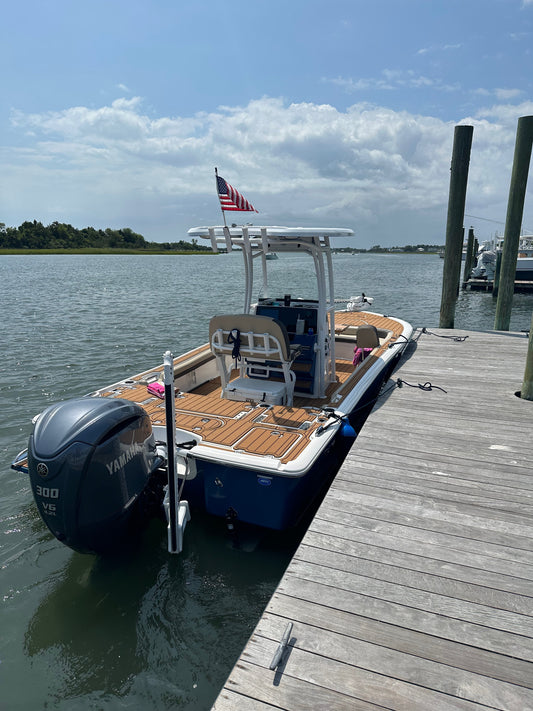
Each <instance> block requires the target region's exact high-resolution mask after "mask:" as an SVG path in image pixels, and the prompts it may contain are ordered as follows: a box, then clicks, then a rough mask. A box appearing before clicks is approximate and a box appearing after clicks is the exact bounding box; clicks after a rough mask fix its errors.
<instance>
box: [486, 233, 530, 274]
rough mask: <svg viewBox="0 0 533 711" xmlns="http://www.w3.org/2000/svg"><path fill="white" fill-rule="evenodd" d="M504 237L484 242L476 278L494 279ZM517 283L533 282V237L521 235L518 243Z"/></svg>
mask: <svg viewBox="0 0 533 711" xmlns="http://www.w3.org/2000/svg"><path fill="white" fill-rule="evenodd" d="M503 241H504V240H503V237H500V238H496V239H495V240H488V241H487V242H484V243H483V244H482V245H481V247H480V250H479V253H478V257H477V264H476V266H475V267H474V269H473V270H472V276H473V277H474V278H477V279H479V278H486V279H488V280H492V279H494V274H495V269H496V258H497V255H498V253H499V252H502V251H503ZM515 281H533V235H521V236H520V240H519V243H518V255H517V259H516V273H515Z"/></svg>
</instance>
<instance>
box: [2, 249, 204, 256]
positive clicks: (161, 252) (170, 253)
mask: <svg viewBox="0 0 533 711" xmlns="http://www.w3.org/2000/svg"><path fill="white" fill-rule="evenodd" d="M21 254H89V255H90V254H109V255H113V254H116V255H123V254H134V255H138V254H141V255H154V254H156V255H166V256H173V255H182V254H192V255H199V254H214V252H212V251H211V250H205V251H204V250H201V251H200V250H199V251H195V250H190V249H188V250H183V251H180V250H176V251H174V250H168V249H165V250H162V249H161V250H152V249H110V248H106V247H102V248H99V247H86V248H80V249H0V256H2V255H21Z"/></svg>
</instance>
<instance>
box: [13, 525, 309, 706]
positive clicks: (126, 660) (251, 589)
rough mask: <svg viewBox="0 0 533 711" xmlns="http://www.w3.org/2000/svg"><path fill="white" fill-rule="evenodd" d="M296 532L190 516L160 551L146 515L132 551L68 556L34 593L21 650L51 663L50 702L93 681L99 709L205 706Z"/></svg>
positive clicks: (160, 539) (67, 698) (85, 689)
mask: <svg viewBox="0 0 533 711" xmlns="http://www.w3.org/2000/svg"><path fill="white" fill-rule="evenodd" d="M301 535H302V531H301V530H296V531H293V532H292V533H291V534H289V535H288V536H287V535H286V536H281V535H280V534H268V533H265V532H258V531H257V530H256V529H253V528H250V527H248V528H245V529H243V530H242V531H241V535H240V539H239V540H238V541H237V542H236V541H235V540H234V539H231V538H229V537H228V535H227V534H226V532H225V529H224V526H223V523H222V522H220V521H215V520H212V519H210V518H208V517H202V516H201V515H199V514H198V515H196V521H195V520H193V521H191V523H190V524H189V526H188V528H187V535H186V540H185V547H184V551H183V553H182V554H181V555H180V556H175V557H174V556H172V557H169V555H168V553H167V552H166V549H165V547H164V544H165V541H166V535H165V529H164V526H163V524H162V523H161V522H153V523H152V524H151V526H150V527H149V529H148V530H147V531H146V535H145V536H144V538H143V541H142V544H141V546H140V548H137V549H135V550H133V551H129V552H128V553H126V554H123V555H122V556H120V557H117V558H112V559H107V560H106V559H97V558H93V557H91V556H81V555H78V554H72V556H71V557H70V558H69V560H68V562H67V563H66V565H65V566H64V568H63V570H61V571H60V572H59V574H58V575H57V576H56V578H59V582H55V583H54V585H53V588H52V589H51V590H50V591H49V592H48V594H47V595H46V596H45V597H43V599H42V600H41V602H40V604H39V606H38V608H37V610H36V612H35V614H34V615H33V617H32V618H31V621H30V623H29V625H28V628H27V631H26V635H25V652H26V654H27V655H28V657H30V659H32V660H35V661H36V662H37V663H38V664H42V663H43V659H46V660H47V667H48V668H49V669H51V670H52V672H53V673H52V674H51V675H50V677H49V679H48V687H49V688H48V692H47V698H48V699H49V700H50V702H51V703H53V704H57V705H54V708H58V709H63V708H64V709H67V708H68V709H73V708H76V700H77V699H79V698H81V697H85V702H84V704H85V705H84V706H80V708H82V707H83V708H87V705H86V703H87V697H88V696H90V695H91V694H92V693H94V690H95V689H98V694H99V702H98V703H99V704H100V705H99V706H98V708H102V709H104V708H108V707H109V708H114V706H113V703H114V702H116V701H117V699H120V698H122V699H125V698H126V697H127V699H128V702H127V703H128V704H130V705H132V704H133V707H135V708H143V707H144V708H158V709H167V708H168V709H170V708H172V709H175V708H180V709H199V708H208V707H209V706H210V704H211V703H212V702H213V701H214V699H215V697H216V695H217V693H218V691H219V689H220V687H221V685H222V684H223V682H224V680H225V678H226V676H227V674H228V671H229V668H231V665H232V664H233V663H234V661H236V659H237V658H238V655H239V653H240V651H241V649H242V647H243V646H244V644H245V643H246V641H247V639H248V637H249V635H250V634H251V632H252V630H253V627H254V626H255V621H256V620H257V619H258V617H259V616H260V614H261V612H262V610H263V609H264V607H265V606H266V604H267V602H268V600H269V599H270V597H271V595H272V593H273V591H274V589H275V587H276V585H277V582H278V581H279V579H280V577H281V575H282V573H283V571H284V569H285V567H286V565H287V564H288V561H289V559H290V556H291V555H292V552H293V551H294V549H295V547H296V545H297V543H298V540H299V539H300V536H301Z"/></svg>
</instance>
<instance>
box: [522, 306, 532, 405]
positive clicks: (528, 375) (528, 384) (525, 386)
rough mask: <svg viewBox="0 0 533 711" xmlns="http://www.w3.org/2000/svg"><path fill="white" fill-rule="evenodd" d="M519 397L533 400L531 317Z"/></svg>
mask: <svg viewBox="0 0 533 711" xmlns="http://www.w3.org/2000/svg"><path fill="white" fill-rule="evenodd" d="M520 397H521V398H522V399H523V400H533V317H532V318H531V327H530V329H529V344H528V347H527V358H526V370H525V372H524V382H523V383H522V390H521V391H520Z"/></svg>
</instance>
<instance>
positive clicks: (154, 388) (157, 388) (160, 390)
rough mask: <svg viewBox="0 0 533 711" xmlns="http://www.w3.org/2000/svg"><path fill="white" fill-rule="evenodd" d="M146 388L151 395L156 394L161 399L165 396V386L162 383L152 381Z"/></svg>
mask: <svg viewBox="0 0 533 711" xmlns="http://www.w3.org/2000/svg"><path fill="white" fill-rule="evenodd" d="M146 389H147V390H148V392H149V393H150V395H155V396H156V397H160V398H161V399H163V398H164V397H165V386H164V385H162V384H161V383H150V384H149V385H147V387H146Z"/></svg>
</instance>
